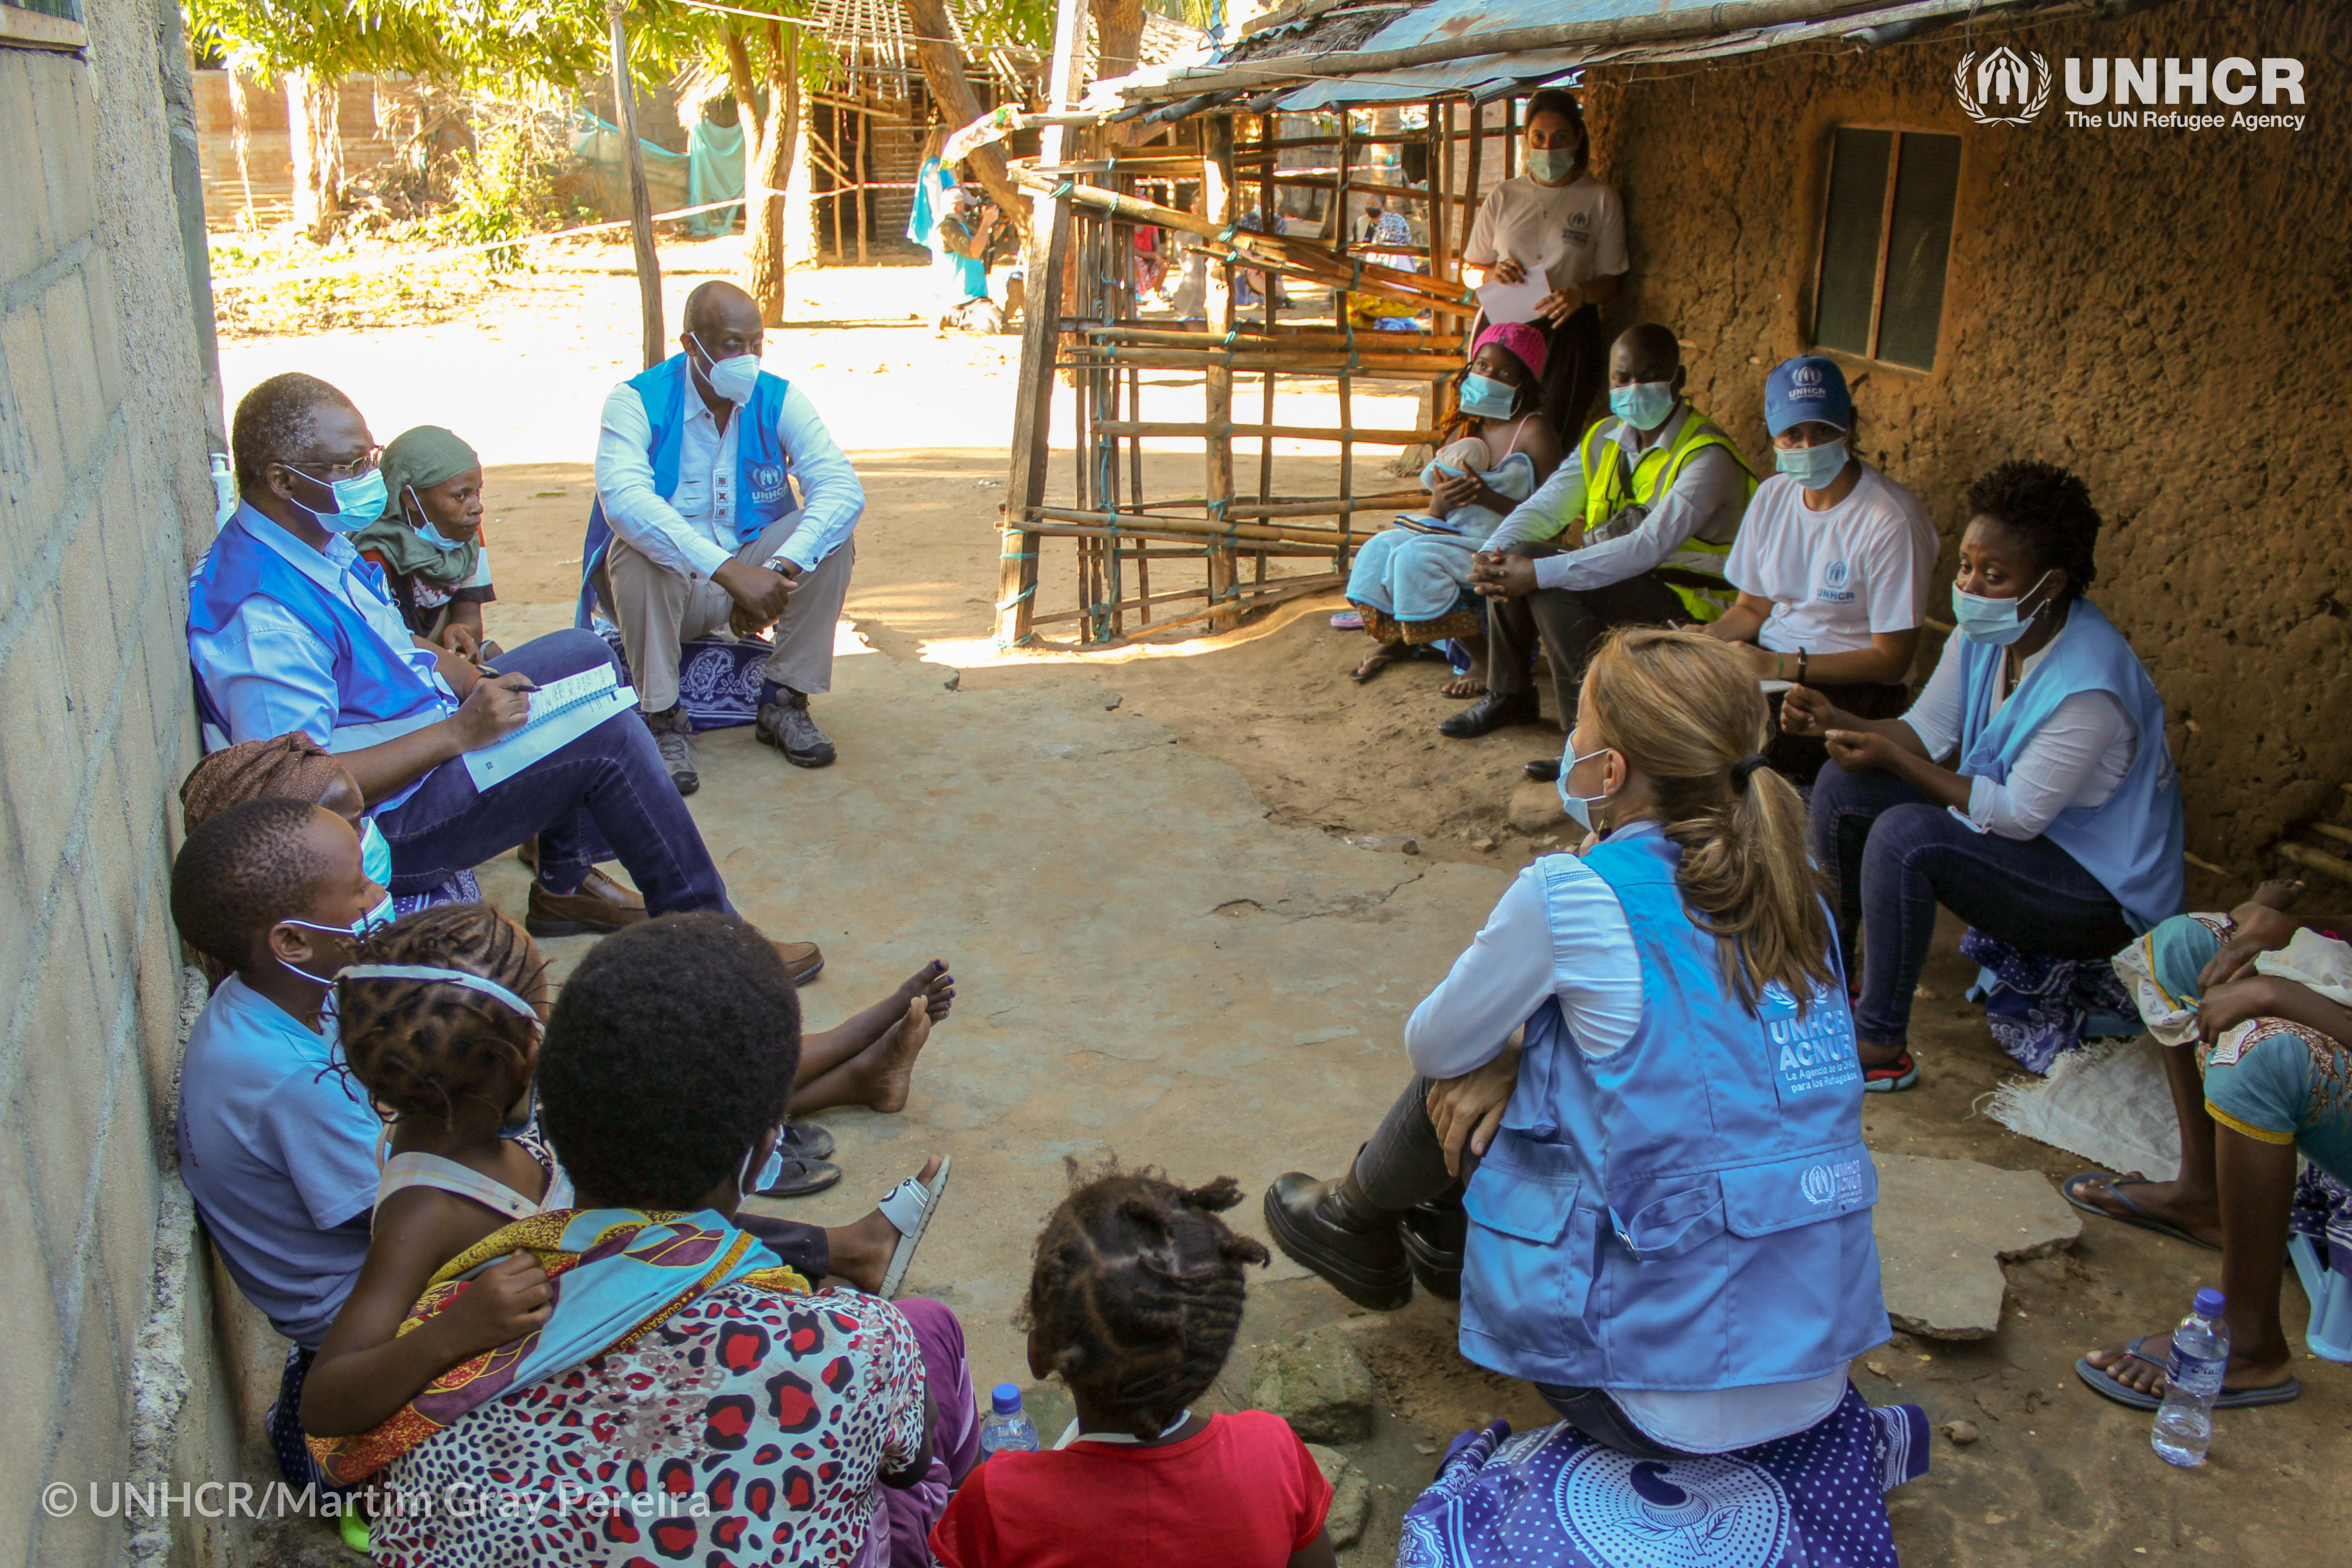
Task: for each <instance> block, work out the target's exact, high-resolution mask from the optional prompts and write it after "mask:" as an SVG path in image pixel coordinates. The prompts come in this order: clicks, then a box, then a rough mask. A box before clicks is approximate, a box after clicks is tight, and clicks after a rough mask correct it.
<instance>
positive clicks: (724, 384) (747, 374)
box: [687, 332, 760, 408]
mask: <svg viewBox="0 0 2352 1568" xmlns="http://www.w3.org/2000/svg"><path fill="white" fill-rule="evenodd" d="M687 335H688V337H693V334H692V333H691V332H689V333H688V334H687ZM694 346H695V347H696V348H698V349H702V340H701V339H700V338H695V339H694ZM702 352H703V353H706V354H707V353H709V352H710V351H709V349H702ZM702 379H703V380H704V381H705V382H706V383H708V384H709V387H710V390H711V391H713V392H715V393H717V394H718V395H719V396H721V397H723V398H725V399H726V400H727V401H728V402H730V403H731V404H733V405H735V406H736V407H738V408H740V407H741V406H743V405H745V404H747V403H749V402H751V393H752V389H753V388H755V387H757V386H758V385H759V384H760V356H759V355H758V354H737V355H736V356H735V357H734V358H733V359H722V360H713V361H711V363H710V368H709V369H708V370H706V371H704V372H703V373H702Z"/></svg>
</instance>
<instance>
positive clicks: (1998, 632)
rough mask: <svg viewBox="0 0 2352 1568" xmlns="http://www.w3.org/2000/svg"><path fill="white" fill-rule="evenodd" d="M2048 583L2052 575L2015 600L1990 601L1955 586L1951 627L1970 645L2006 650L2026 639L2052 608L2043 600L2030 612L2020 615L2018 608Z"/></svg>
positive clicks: (2043, 576)
mask: <svg viewBox="0 0 2352 1568" xmlns="http://www.w3.org/2000/svg"><path fill="white" fill-rule="evenodd" d="M2048 581H2050V574H2049V573H2047V572H2044V573H2043V574H2042V575H2041V576H2039V577H2036V578H2035V579H2034V580H2033V587H2032V588H2028V589H2027V590H2026V591H2025V592H2024V593H2022V594H2020V595H2018V596H2017V597H2016V598H2014V599H1988V598H1986V597H1985V596H1984V595H1981V594H1964V593H1962V592H1960V585H1959V584H1958V583H1955V584H1952V624H1953V625H1954V626H1958V628H1959V631H1960V635H1961V636H1962V637H1966V638H1968V639H1969V641H1970V642H1976V643H1989V644H1990V645H1991V646H1992V647H2008V646H2009V645H2010V644H2011V643H2013V642H2015V641H2016V640H2017V639H2018V638H2020V637H2023V636H2024V635H2025V634H2026V632H2027V631H2028V630H2029V629H2031V628H2032V625H2033V623H2034V621H2035V619H2036V618H2037V617H2039V616H2041V614H2042V611H2044V610H2046V609H2048V608H2049V607H2050V601H2049V600H2047V599H2044V600H2042V603H2040V604H2038V605H2034V606H2033V608H2032V611H2031V612H2030V613H2028V614H2026V615H2023V616H2021V615H2019V614H2018V606H2020V605H2022V604H2024V603H2025V601H2026V600H2028V599H2030V598H2032V596H2033V594H2034V590H2035V589H2038V588H2040V587H2041V586H2042V584H2044V583H2047V582H2048Z"/></svg>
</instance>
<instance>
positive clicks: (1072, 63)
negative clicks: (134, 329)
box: [908, 0, 1086, 647]
mask: <svg viewBox="0 0 2352 1568" xmlns="http://www.w3.org/2000/svg"><path fill="white" fill-rule="evenodd" d="M932 9H933V10H934V11H935V12H936V14H937V15H938V16H940V19H941V22H942V25H944V18H945V15H946V13H945V8H944V7H941V6H934V7H933V8H932ZM908 15H909V16H915V15H916V13H915V11H914V10H913V9H912V8H911V7H910V8H909V11H908ZM1085 15H1086V10H1085V0H1059V4H1058V6H1057V8H1056V10H1055V16H1054V63H1053V65H1052V67H1051V68H1050V69H1051V71H1052V73H1053V79H1052V81H1051V83H1050V84H1049V90H1050V91H1051V92H1052V94H1053V97H1052V100H1051V108H1052V109H1053V110H1054V111H1055V113H1060V112H1061V111H1063V110H1066V109H1067V108H1068V107H1069V105H1070V98H1071V90H1070V89H1071V81H1070V78H1071V75H1072V73H1073V72H1074V71H1075V70H1076V62H1077V44H1078V34H1079V30H1080V28H1081V26H1083V18H1084V16H1085ZM973 118H975V119H977V118H978V116H977V115H975V116H974V117H973ZM1068 139H1069V132H1068V129H1067V128H1066V127H1065V126H1061V125H1047V126H1046V127H1045V129H1044V130H1043V131H1042V132H1039V133H1038V149H1037V150H1038V159H1039V162H1041V163H1046V164H1048V165H1051V164H1056V163H1061V162H1062V160H1063V158H1064V156H1065V155H1066V154H1065V149H1066V146H1067V145H1068ZM1028 227H1029V266H1028V273H1029V290H1028V293H1029V303H1028V308H1027V309H1026V310H1024V311H1023V312H1022V318H1021V377H1020V381H1019V383H1018V384H1017V385H1016V386H1015V388H1014V391H1013V467H1012V470H1011V472H1010V473H1009V474H1008V475H1007V476H1006V478H1005V482H1004V508H1005V510H1004V523H1005V529H1004V534H1003V540H1004V544H1003V550H1002V551H1000V552H999V553H1000V554H1001V556H1002V557H1003V559H1002V560H1001V561H1000V563H999V568H1000V569H999V571H998V573H997V599H996V640H997V641H998V642H999V643H1000V644H1002V645H1003V646H1004V647H1015V646H1018V645H1019V644H1021V643H1024V642H1026V641H1028V640H1029V638H1030V637H1031V635H1032V633H1031V629H1030V628H1031V624H1032V622H1033V621H1034V618H1035V616H1036V613H1037V610H1036V598H1037V536H1036V535H1035V534H1034V533H1029V532H1024V531H1022V530H1021V526H1020V525H1021V524H1022V523H1024V522H1026V521H1028V520H1029V519H1030V518H1031V517H1032V516H1034V514H1035V509H1036V508H1037V507H1038V506H1039V505H1040V504H1041V503H1043V502H1044V500H1045V458H1046V438H1047V437H1048V436H1049V435H1050V434H1051V432H1052V429H1053V423H1054V419H1053V414H1054V408H1053V405H1054V358H1055V344H1056V343H1057V342H1059V340H1060V337H1061V330H1062V306H1061V300H1062V274H1063V272H1064V271H1065V270H1066V269H1067V267H1068V265H1069V254H1070V201H1069V198H1068V197H1067V196H1056V197H1055V198H1053V205H1052V207H1051V209H1050V210H1049V212H1048V213H1047V215H1046V221H1045V222H1044V223H1042V224H1041V223H1037V222H1034V221H1033V222H1031V223H1030V225H1029V226H1028Z"/></svg>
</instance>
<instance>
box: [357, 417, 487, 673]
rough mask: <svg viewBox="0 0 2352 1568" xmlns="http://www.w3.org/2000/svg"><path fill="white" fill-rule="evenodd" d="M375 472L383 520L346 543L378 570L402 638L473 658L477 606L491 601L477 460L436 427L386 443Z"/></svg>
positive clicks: (477, 647) (477, 642)
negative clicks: (404, 626) (401, 624)
mask: <svg viewBox="0 0 2352 1568" xmlns="http://www.w3.org/2000/svg"><path fill="white" fill-rule="evenodd" d="M381 467H382V468H383V489H384V501H383V516H382V517H380V518H378V519H376V520H375V521H373V522H372V523H370V524H368V526H367V527H365V528H362V529H361V530H360V531H358V532H357V533H355V534H353V535H352V546H353V547H354V548H355V549H357V550H358V551H359V552H360V553H361V554H362V555H363V556H365V557H366V558H367V559H368V560H370V561H373V562H374V563H376V564H377V565H379V566H381V567H383V577H384V591H385V592H386V593H387V594H388V595H390V596H391V598H392V602H393V603H394V605H397V606H399V609H400V615H401V618H402V619H403V620H404V621H406V622H407V623H408V629H409V630H410V631H412V632H414V633H415V634H416V635H417V636H418V637H425V638H427V639H429V640H431V641H433V642H437V643H439V644H440V645H441V646H442V647H446V648H447V649H449V650H450V651H451V652H452V653H457V654H462V655H464V656H465V657H466V658H475V657H477V656H478V655H479V654H481V653H482V651H483V647H482V640H483V639H482V606H483V605H487V604H488V603H489V602H490V601H491V600H492V599H495V598H497V597H498V596H499V595H498V593H497V591H496V590H495V589H493V588H492V587H491V586H490V552H489V547H488V545H486V544H484V543H483V542H482V459H481V458H480V457H479V456H478V454H477V453H476V452H475V451H474V448H473V447H469V446H467V444H466V443H465V442H464V441H462V440H460V439H458V438H457V436H455V435H454V434H452V433H451V432H449V431H447V430H444V429H443V428H442V427H441V426H438V425H419V426H416V427H415V429H414V430H408V431H404V432H403V433H402V434H401V435H399V436H397V437H394V439H393V443H392V445H391V446H389V447H385V448H384V449H383V458H382V459H381ZM492 651H495V650H492Z"/></svg>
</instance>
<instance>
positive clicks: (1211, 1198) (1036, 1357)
mask: <svg viewBox="0 0 2352 1568" xmlns="http://www.w3.org/2000/svg"><path fill="white" fill-rule="evenodd" d="M1069 1164H1070V1170H1071V1180H1072V1184H1073V1187H1072V1191H1071V1193H1070V1195H1069V1196H1068V1197H1067V1198H1066V1199H1064V1200H1063V1202H1062V1205H1061V1206H1060V1207H1058V1208H1056V1209H1055V1211H1054V1213H1053V1215H1052V1217H1051V1218H1049V1219H1048V1220H1047V1221H1046V1222H1045V1230H1044V1231H1043V1232H1042V1233H1040V1234H1039V1236H1038V1237H1037V1254H1036V1258H1037V1260H1036V1267H1035V1269H1034V1272H1033V1273H1032V1275H1031V1276H1030V1281H1029V1300H1028V1303H1027V1306H1026V1308H1025V1310H1024V1315H1025V1317H1026V1319H1027V1321H1028V1329H1029V1370H1030V1371H1031V1373H1034V1374H1035V1375H1036V1376H1038V1377H1040V1378H1043V1377H1047V1376H1050V1375H1053V1374H1055V1373H1059V1374H1060V1376H1061V1378H1062V1381H1063V1382H1064V1383H1065V1384H1068V1386H1069V1390H1070V1396H1071V1398H1072V1400H1073V1401H1074V1402H1075V1403H1076V1405H1077V1411H1078V1416H1077V1420H1076V1422H1074V1423H1073V1424H1072V1428H1073V1434H1075V1435H1072V1434H1066V1435H1065V1436H1064V1437H1063V1439H1062V1441H1061V1442H1060V1443H1059V1444H1057V1445H1055V1447H1054V1448H1053V1449H1052V1450H1050V1451H1047V1452H1045V1453H1037V1454H1024V1453H1017V1452H1012V1451H1007V1452H1003V1453H1000V1454H998V1455H996V1456H995V1457H994V1458H992V1459H991V1460H990V1461H989V1462H988V1463H987V1464H985V1465H982V1466H981V1467H980V1468H978V1469H975V1470H974V1471H972V1473H971V1476H969V1477H968V1478H967V1479H965V1481H964V1483H963V1487H962V1489H961V1490H960V1491H958V1492H957V1493H956V1496H955V1500H954V1501H952V1502H950V1504H949V1505H948V1511H947V1513H946V1515H945V1516H944V1517H943V1518H941V1519H940V1522H939V1525H938V1526H937V1528H935V1529H934V1530H933V1531H931V1552H932V1554H933V1555H934V1556H936V1557H937V1558H938V1559H939V1561H940V1563H942V1564H944V1568H1000V1565H1002V1568H1013V1565H1015V1564H1017V1565H1019V1568H1114V1565H1117V1568H1157V1565H1162V1564H1164V1565H1167V1568H1177V1565H1187V1568H1189V1565H1191V1564H1195V1563H1217V1564H1219V1565H1220V1568H1331V1565H1332V1564H1333V1563H1336V1562H1337V1558H1336V1557H1335V1555H1334V1553H1333V1550H1332V1546H1331V1540H1330V1537H1329V1535H1328V1532H1327V1531H1325V1529H1324V1516H1325V1514H1326V1513H1327V1512H1328V1510H1329V1509H1330V1506H1331V1488H1330V1484H1329V1483H1328V1482H1327V1481H1326V1480H1324V1479H1323V1476H1322V1472H1321V1471H1320V1470H1318V1468H1316V1464H1315V1460H1314V1458H1313V1457H1312V1456H1310V1455H1309V1454H1308V1453H1307V1447H1306V1445H1305V1444H1303V1443H1301V1442H1300V1441H1299V1440H1298V1436H1297V1433H1295V1432H1293V1431H1291V1429H1290V1426H1289V1425H1288V1423H1286V1422H1285V1421H1284V1420H1283V1419H1282V1418H1281V1417H1280V1416H1278V1415H1268V1414H1266V1413H1265V1412H1264V1411H1260V1410H1246V1411H1243V1412H1241V1413H1239V1414H1237V1415H1195V1414H1193V1411H1192V1405H1193V1403H1194V1402H1195V1401H1197V1400H1198V1399H1199V1398H1200V1397H1201V1396H1202V1395H1203V1394H1206V1393H1208V1391H1209V1388H1210V1385H1211V1384H1213V1383H1214V1382H1215V1381H1216V1378H1217V1373H1219V1372H1220V1371H1221V1370H1223V1366H1224V1364H1225V1357H1226V1356H1227V1354H1228V1353H1230V1352H1231V1351H1232V1350H1233V1345H1234V1335H1235V1334H1236V1333H1238V1332H1239V1331H1240V1329H1241V1321H1242V1307H1243V1303H1244V1299H1245V1296H1246V1288H1245V1287H1244V1282H1243V1274H1244V1269H1245V1268H1247V1267H1249V1266H1251V1265H1256V1266H1259V1267H1263V1266H1264V1265H1265V1263H1266V1262H1267V1261H1268V1254H1267V1252H1266V1249H1265V1247H1264V1246H1263V1245H1262V1244H1260V1243H1259V1242H1257V1241H1255V1240H1253V1239H1251V1238H1250V1237H1246V1236H1242V1235H1239V1234H1237V1233H1236V1232H1234V1230H1233V1229H1232V1228H1231V1227H1229V1226H1227V1225H1226V1224H1225V1222H1224V1221H1223V1219H1220V1218H1219V1217H1218V1215H1221V1214H1222V1213H1223V1212H1224V1211H1225V1210H1226V1209H1229V1208H1232V1207H1233V1206H1234V1205H1235V1204H1237V1203H1239V1202H1240V1201H1241V1196H1242V1193H1241V1187H1240V1184H1238V1183H1236V1182H1235V1181H1234V1179H1233V1178H1232V1177H1231V1176H1220V1177H1218V1178H1217V1179H1216V1180H1214V1181H1213V1182H1211V1183H1209V1184H1207V1185H1205V1186H1201V1187H1193V1188H1190V1189H1187V1188H1184V1187H1180V1186H1178V1185H1177V1184H1175V1183H1173V1182H1171V1181H1169V1180H1168V1179H1167V1178H1166V1177H1165V1176H1163V1175H1162V1174H1160V1173H1159V1172H1157V1171H1153V1170H1150V1169H1144V1170H1139V1171H1122V1170H1119V1169H1118V1167H1117V1165H1116V1164H1111V1165H1107V1166H1105V1167H1104V1168H1103V1169H1101V1170H1100V1171H1097V1172H1096V1173H1093V1174H1092V1175H1091V1176H1086V1175H1083V1174H1082V1173H1080V1171H1079V1170H1078V1167H1077V1163H1076V1161H1071V1162H1070V1163H1069Z"/></svg>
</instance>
